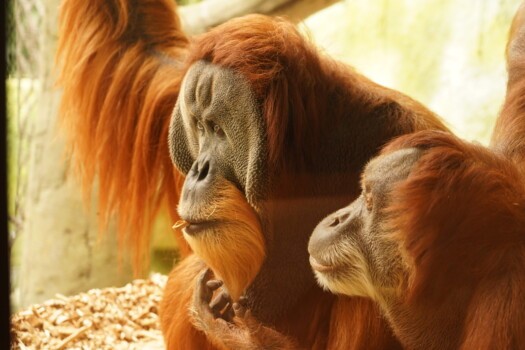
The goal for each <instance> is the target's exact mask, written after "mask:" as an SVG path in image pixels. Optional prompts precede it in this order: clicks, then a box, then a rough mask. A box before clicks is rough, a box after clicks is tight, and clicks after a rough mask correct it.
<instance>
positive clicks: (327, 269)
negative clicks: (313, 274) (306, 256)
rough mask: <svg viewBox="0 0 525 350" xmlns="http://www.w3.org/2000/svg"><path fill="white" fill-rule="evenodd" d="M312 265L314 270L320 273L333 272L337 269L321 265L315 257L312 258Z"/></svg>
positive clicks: (324, 264)
mask: <svg viewBox="0 0 525 350" xmlns="http://www.w3.org/2000/svg"><path fill="white" fill-rule="evenodd" d="M310 265H311V266H312V269H314V270H315V271H318V272H332V271H334V270H335V269H336V268H337V267H336V266H333V265H326V263H320V262H319V261H318V260H316V259H315V258H314V257H313V256H310Z"/></svg>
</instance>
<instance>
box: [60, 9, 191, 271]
mask: <svg viewBox="0 0 525 350" xmlns="http://www.w3.org/2000/svg"><path fill="white" fill-rule="evenodd" d="M59 32H60V36H59V44H58V54H57V61H58V64H59V66H60V77H59V86H60V87H61V88H62V89H63V96H62V101H61V124H62V128H63V130H64V131H65V134H66V136H67V142H68V145H69V147H68V148H69V150H68V151H69V153H70V155H71V160H72V167H73V168H74V169H75V170H76V171H77V172H78V174H79V175H80V178H81V180H82V187H83V189H84V192H85V194H86V195H87V196H86V197H89V194H90V191H91V188H92V187H93V185H94V184H95V181H96V180H98V182H97V185H98V193H99V200H98V202H99V207H98V210H99V222H100V226H101V228H102V229H103V228H105V227H106V225H107V223H108V220H109V219H110V218H111V217H112V216H113V215H117V217H118V233H119V238H120V239H119V242H120V243H121V244H122V243H124V242H127V243H129V244H130V245H131V246H132V247H133V248H134V251H135V259H134V262H135V267H136V268H138V267H139V266H140V265H141V263H142V262H143V259H144V258H145V257H147V254H146V253H147V252H148V246H149V233H150V231H151V226H152V222H153V220H154V219H155V216H156V213H157V211H158V209H159V207H160V206H161V204H164V202H167V203H168V205H169V209H170V213H171V214H172V216H173V217H174V219H176V218H177V215H176V211H175V208H176V204H177V202H178V197H179V190H180V187H181V184H182V181H181V179H180V174H178V173H177V171H176V170H175V169H174V168H173V165H172V163H171V160H170V157H169V152H168V144H167V138H168V126H169V121H170V117H171V111H172V109H173V105H174V103H175V101H176V99H177V95H178V92H179V85H180V80H181V72H180V69H179V67H177V65H178V63H177V62H180V61H181V60H182V59H183V57H184V55H185V52H186V49H185V48H186V46H187V42H188V41H187V39H186V37H185V36H184V34H183V33H182V30H181V25H180V21H179V19H178V17H177V15H176V12H175V3H174V2H173V1H169V0H160V1H153V0H147V1H141V2H138V3H135V2H131V1H117V0H114V1H106V0H96V1H74V0H67V1H64V3H63V4H62V8H61V12H60V28H59ZM179 242H180V243H181V250H182V251H183V252H187V251H188V249H187V246H186V245H185V244H184V243H182V242H183V240H182V239H180V240H179Z"/></svg>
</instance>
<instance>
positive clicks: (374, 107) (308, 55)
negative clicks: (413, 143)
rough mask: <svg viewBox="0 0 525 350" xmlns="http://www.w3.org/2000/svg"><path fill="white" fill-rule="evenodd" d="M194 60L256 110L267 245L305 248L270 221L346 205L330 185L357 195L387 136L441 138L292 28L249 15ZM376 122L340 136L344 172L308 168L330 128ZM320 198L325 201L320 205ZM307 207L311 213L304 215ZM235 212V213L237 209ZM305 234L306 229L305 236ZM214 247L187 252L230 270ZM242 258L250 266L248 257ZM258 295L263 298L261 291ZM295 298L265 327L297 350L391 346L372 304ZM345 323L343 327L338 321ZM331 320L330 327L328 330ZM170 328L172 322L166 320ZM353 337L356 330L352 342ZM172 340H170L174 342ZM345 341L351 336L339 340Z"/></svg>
mask: <svg viewBox="0 0 525 350" xmlns="http://www.w3.org/2000/svg"><path fill="white" fill-rule="evenodd" d="M198 60H205V61H208V62H210V63H213V64H217V65H219V66H221V67H225V68H230V69H232V70H234V71H235V72H236V73H239V74H241V75H242V76H243V77H244V78H245V79H247V80H248V82H249V83H250V86H251V87H252V89H253V92H254V93H255V97H256V99H257V102H258V103H259V104H260V106H261V113H262V116H263V118H264V120H265V122H266V129H267V134H266V137H267V139H266V141H267V143H268V157H269V159H268V169H269V173H270V174H269V179H268V180H269V183H270V188H271V189H270V193H267V194H265V195H266V197H267V198H269V200H268V202H266V203H263V204H264V205H263V206H264V207H265V209H266V211H265V212H264V214H265V215H266V216H263V217H261V218H260V220H261V221H262V224H263V225H264V228H265V230H266V231H267V232H264V234H265V237H270V238H271V239H272V240H274V241H275V242H284V241H286V239H288V238H287V237H288V236H289V237H293V236H299V235H303V237H304V239H303V242H306V241H307V235H309V234H310V233H311V230H305V229H304V228H301V229H299V230H297V228H296V227H295V226H294V223H295V222H296V221H298V220H300V219H299V218H298V217H294V218H293V220H289V222H286V223H283V222H281V221H278V220H284V219H285V218H283V216H284V215H283V214H282V212H284V211H286V212H292V213H294V215H300V214H303V215H309V214H304V213H306V212H307V211H306V210H310V212H308V213H311V214H312V215H314V217H315V216H319V215H320V214H319V213H326V214H327V213H328V212H329V209H327V208H331V206H334V204H333V203H334V200H329V199H331V198H333V197H330V196H331V195H333V196H337V195H340V196H345V197H344V200H342V199H341V198H338V200H339V201H341V202H342V203H343V202H348V201H350V200H351V199H352V196H353V194H354V193H351V191H347V193H345V194H341V193H340V192H341V191H340V189H339V188H337V189H336V188H335V187H334V183H349V184H353V185H349V186H355V187H356V191H357V181H356V179H357V178H358V176H357V174H358V173H359V171H360V169H361V165H362V164H364V163H365V162H366V161H367V160H368V158H369V157H370V155H371V154H373V153H374V152H375V151H376V150H378V148H379V147H380V146H381V145H383V143H384V142H386V141H387V140H390V138H391V137H393V136H394V135H399V134H403V133H408V132H412V131H415V130H421V129H427V128H432V129H439V130H446V127H445V126H444V125H443V124H442V122H441V121H440V120H439V119H438V118H437V117H436V116H435V115H434V114H433V113H432V112H431V111H429V110H428V109H426V108H425V107H424V106H422V105H421V104H419V103H418V102H416V101H414V100H412V99H410V98H409V97H407V96H404V95H403V94H401V93H399V92H396V91H392V90H389V89H386V88H384V87H381V86H379V85H378V84H375V83H373V82H371V81H370V80H368V79H367V78H365V77H363V76H361V75H359V74H358V73H356V72H355V71H354V70H353V69H352V68H351V67H348V66H346V65H344V64H342V63H340V62H337V61H334V60H332V59H331V58H329V57H326V56H324V55H322V54H320V53H319V52H318V51H317V49H316V48H315V47H314V45H312V44H311V43H310V42H308V41H307V40H305V39H304V38H303V37H302V36H301V35H300V34H299V32H298V31H297V29H296V28H295V27H294V26H293V25H292V24H290V23H288V22H286V21H284V20H282V19H269V18H267V17H264V16H260V15H251V16H246V17H243V18H239V19H233V20H230V21H228V22H227V23H224V24H222V25H221V26H218V27H217V28H215V29H212V30H211V31H210V32H208V33H205V34H203V35H202V36H200V37H197V38H195V40H194V41H193V42H192V45H190V47H189V49H188V56H187V59H186V63H185V69H188V68H189V67H190V66H191V65H192V64H193V63H195V62H196V61H198ZM299 62H300V64H299ZM377 115H381V116H384V117H385V118H386V119H388V121H386V120H385V122H384V123H383V124H381V125H375V123H374V125H370V127H369V128H366V129H367V131H368V133H367V134H366V135H363V133H362V129H360V128H355V129H356V131H354V132H353V130H349V132H348V135H346V134H345V139H346V140H348V142H351V143H352V144H355V150H354V151H355V152H352V153H351V154H348V155H347V156H348V159H346V158H345V159H342V160H341V161H340V163H342V164H344V167H346V168H345V169H344V170H338V171H339V172H337V173H334V174H330V175H327V174H326V172H327V170H326V169H318V168H316V167H319V164H324V162H326V159H325V158H326V155H325V154H322V153H321V152H319V149H320V148H322V147H326V146H325V145H324V143H325V141H326V135H329V134H331V133H333V128H334V125H337V123H338V122H340V121H341V120H342V119H343V118H348V119H345V122H349V121H351V122H354V123H355V125H359V126H361V124H362V123H367V122H368V120H367V117H368V116H377ZM390 118H391V119H390ZM376 128H377V129H376ZM305 168H306V169H307V170H304V169H305ZM312 169H313V170H312ZM274 174H279V175H278V176H274ZM331 179H333V180H331ZM345 180H348V181H345ZM331 191H333V192H331ZM322 198H326V199H327V200H326V203H324V202H323V200H322ZM244 200H245V199H244ZM309 200H311V203H312V204H311V205H310V206H308V203H309V202H308V201H309ZM272 201H273V202H272ZM285 202H286V203H291V205H286V206H284V205H283V204H282V203H285ZM276 203H278V204H280V205H282V207H283V209H285V210H279V209H275V210H273V207H272V205H275V204H276ZM235 205H236V206H241V207H242V206H243V205H241V204H240V203H235ZM276 208H281V207H279V206H277V207H276ZM299 208H301V210H298V209H299ZM305 208H307V209H305ZM299 213H300V214H299ZM272 215H273V216H272ZM279 216H281V217H279ZM276 218H277V219H276ZM313 228H314V225H312V227H311V229H312V230H313ZM231 232H232V233H234V232H235V231H234V230H232V231H231ZM272 243H273V242H272ZM250 244H253V243H250ZM276 244H279V243H276ZM221 245H222V247H218V246H217V247H214V249H213V250H210V249H209V247H210V246H207V247H204V246H201V245H200V244H197V245H193V249H195V250H196V251H197V250H199V255H201V256H202V257H203V259H205V260H206V261H207V263H208V264H210V266H211V265H212V264H217V263H219V262H221V263H222V262H223V260H230V259H231V261H233V260H234V259H233V257H232V255H231V252H230V251H229V247H228V246H227V244H224V242H221ZM293 249H296V250H297V251H290V254H291V255H293V254H295V255H300V254H301V253H299V252H298V251H299V250H300V249H304V253H305V254H304V255H305V258H306V247H305V246H304V247H300V246H299V245H296V246H294V248H292V249H291V250H293ZM235 250H236V251H238V252H236V254H239V253H242V249H240V250H239V249H235ZM210 255H214V256H216V257H213V258H211V259H210V258H208V259H207V258H206V256H210ZM249 258H250V259H253V260H255V259H254V257H252V256H250V257H249ZM235 259H237V258H235ZM304 264H305V269H307V268H309V266H308V261H307V259H304ZM219 269H222V270H230V269H232V270H233V273H232V274H231V277H225V276H226V275H225V276H222V274H224V272H221V271H219ZM237 269H238V266H236V265H231V263H230V262H228V263H226V264H224V266H220V267H219V266H217V267H215V268H214V270H216V273H217V274H218V275H221V277H223V278H231V282H230V281H225V282H226V285H227V286H228V288H231V287H230V285H234V284H235V283H237V285H238V286H239V287H238V290H242V289H244V287H245V286H246V285H245V283H246V282H245V281H239V280H238V279H237V278H238V276H236V275H237V274H238V270H237ZM178 271H179V273H181V274H183V273H186V272H185V271H183V270H178ZM177 278H179V277H178V275H177V273H176V272H174V273H172V274H171V275H170V279H177ZM260 292H261V293H264V290H261V291H260ZM301 293H304V294H302V295H301V296H297V302H296V306H293V307H292V308H291V309H287V310H284V311H283V314H282V315H279V319H278V320H275V323H274V324H271V326H273V327H275V329H276V330H277V331H279V332H282V333H284V334H285V335H286V336H289V337H290V338H292V339H295V340H297V341H298V342H299V343H300V346H301V347H302V348H312V349H325V348H326V347H327V344H329V343H330V344H332V343H333V344H334V345H333V346H334V348H335V349H337V348H338V349H352V348H355V349H364V348H367V347H368V346H371V347H375V348H377V349H383V348H391V347H395V346H397V345H398V344H397V342H396V340H395V338H394V337H393V336H392V334H391V332H390V330H388V327H387V326H386V325H385V321H384V319H383V318H382V317H381V316H380V315H378V312H377V308H376V307H374V306H373V304H372V303H371V302H369V301H363V300H357V301H356V302H355V303H353V302H352V301H348V303H338V304H337V305H338V306H339V307H340V308H347V310H350V311H348V312H346V313H345V312H344V310H340V309H337V312H335V311H334V310H335V309H334V308H333V305H334V302H335V300H336V299H337V298H336V297H333V296H326V293H324V292H322V291H321V290H320V289H319V288H318V287H316V286H314V285H312V286H311V287H309V288H308V289H306V290H302V291H301ZM266 295H270V294H269V293H267V294H266ZM168 297H170V296H168V295H167V296H166V298H168ZM277 297H279V295H277ZM267 302H268V301H266V300H265V301H260V300H254V303H255V304H259V305H263V306H264V307H270V305H268V306H266V304H265V303H267ZM172 310H173V311H174V312H179V313H180V312H181V310H178V311H177V310H175V309H172ZM182 312H183V313H184V315H181V317H185V312H184V311H182ZM347 316H348V317H349V318H348V320H346V321H345V317H347ZM350 316H351V317H350ZM332 317H334V320H335V319H337V322H335V321H334V322H332ZM176 318H177V317H176V316H173V318H172V319H173V320H175V319H176ZM169 321H170V320H169V319H163V320H162V322H169ZM177 322H178V321H177ZM332 327H334V328H332ZM339 327H341V328H339ZM367 327H370V329H369V331H368V332H369V333H367V331H366V329H367ZM163 328H164V329H168V328H169V325H163ZM179 330H180V333H178V337H186V334H185V333H184V328H179ZM352 330H356V337H355V338H353V335H354V333H353V331H352ZM174 332H175V331H172V332H171V333H170V334H169V336H170V337H172V338H176V337H177V335H175V333H174ZM345 332H349V334H350V335H349V336H348V337H344V338H343V336H342V335H343V334H345ZM368 335H370V337H368ZM208 336H209V337H210V338H212V337H213V335H208ZM215 336H216V337H217V338H218V339H220V338H222V337H227V335H222V334H217V335H215ZM333 337H340V338H341V339H339V338H338V339H334V338H333ZM342 339H344V340H342ZM215 343H216V342H215ZM244 345H245V342H240V343H238V344H237V347H238V348H240V347H242V346H244ZM173 348H178V347H176V346H174V347H173ZM329 348H330V347H329Z"/></svg>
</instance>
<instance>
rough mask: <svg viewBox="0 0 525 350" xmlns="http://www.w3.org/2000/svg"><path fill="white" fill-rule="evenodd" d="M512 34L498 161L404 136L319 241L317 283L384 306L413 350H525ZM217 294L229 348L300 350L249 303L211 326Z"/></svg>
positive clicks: (202, 300) (517, 86) (519, 42)
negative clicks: (240, 344)
mask: <svg viewBox="0 0 525 350" xmlns="http://www.w3.org/2000/svg"><path fill="white" fill-rule="evenodd" d="M524 11H525V6H522V8H521V12H520V14H523V12H524ZM516 18H521V16H520V15H518V16H517V17H516ZM516 25H517V24H516V23H515V26H516ZM512 33H513V35H512V36H511V42H510V46H509V48H510V49H509V51H508V70H509V83H508V87H507V97H506V101H505V104H504V107H503V109H502V112H501V115H500V118H499V121H498V123H497V126H496V129H495V132H494V137H493V140H492V144H491V149H487V148H485V147H482V146H480V145H474V144H470V143H467V142H464V141H462V140H460V139H458V138H457V137H454V136H453V135H451V134H447V133H443V132H440V131H421V132H418V133H416V134H414V135H406V136H402V137H400V138H398V139H397V140H395V141H393V142H392V143H390V144H389V145H388V146H387V147H386V148H385V149H384V150H383V151H382V152H381V155H380V156H379V157H377V158H374V159H373V160H372V161H370V162H369V163H368V164H367V166H366V167H365V170H364V172H363V175H362V177H361V188H362V191H361V195H360V196H359V197H358V198H357V199H356V200H355V201H354V202H353V203H351V204H350V205H349V206H347V207H345V208H343V209H340V210H338V211H336V212H335V213H333V214H331V215H329V216H327V217H326V218H325V219H324V220H323V221H321V223H320V224H319V225H318V226H317V227H316V229H315V230H314V232H313V235H312V237H311V238H310V242H309V247H308V250H309V252H310V263H311V265H312V268H313V269H314V271H315V274H316V277H317V280H318V282H319V283H320V284H321V285H322V286H323V287H325V288H326V289H328V290H330V291H332V292H334V293H339V294H344V295H348V296H358V297H365V298H369V299H370V300H373V301H374V302H375V303H377V305H379V306H380V308H381V309H382V311H383V313H384V315H385V316H386V318H387V320H388V321H389V324H390V325H391V327H392V329H393V330H394V333H395V335H396V336H397V338H398V339H399V341H400V342H401V344H402V346H403V347H404V348H406V349H525V317H524V310H525V277H524V276H525V274H524V272H525V181H524V175H525V172H524V171H523V170H525V164H524V157H525V147H523V145H524V144H525V143H524V142H525V132H523V130H525V26H524V25H522V24H520V26H519V28H517V29H516V30H514V31H513V32H512ZM517 131H519V132H517ZM218 286H219V284H218V283H217V282H216V281H210V282H208V284H207V287H208V289H206V288H202V291H203V292H201V294H200V295H199V296H198V298H199V300H198V304H199V305H201V306H200V307H199V309H198V311H199V313H200V319H201V320H206V323H208V324H213V325H214V327H215V328H218V329H221V333H222V336H223V339H226V340H225V342H226V343H227V344H228V345H235V344H237V343H238V339H248V338H249V339H250V343H247V344H248V345H247V346H245V347H244V348H247V349H249V348H253V349H256V348H265V347H264V346H271V345H275V347H274V348H279V349H298V348H301V346H300V345H298V344H297V343H296V342H295V341H294V340H293V339H290V338H289V337H286V336H284V335H282V334H278V333H277V332H276V331H275V330H274V329H270V328H268V327H265V326H262V325H261V324H260V323H259V322H258V321H257V320H256V319H255V318H254V317H253V316H252V315H250V314H247V312H246V303H245V302H244V301H242V302H240V303H237V304H234V310H235V314H236V316H237V317H236V318H235V322H236V324H235V325H234V324H226V323H225V322H224V321H222V320H220V319H218V320H215V323H213V322H212V321H211V319H213V318H215V317H216V315H213V314H212V313H211V312H210V310H208V309H207V308H206V307H205V306H206V305H208V303H209V302H210V300H211V295H209V294H206V291H210V290H215V289H216V288H217V287H218ZM223 299H224V298H223ZM221 302H222V303H224V301H221ZM215 309H216V307H215V304H212V308H211V310H213V311H216V310H215ZM219 315H220V313H219ZM348 332H350V333H351V332H352V328H351V326H350V325H348ZM265 339H267V340H266V341H265Z"/></svg>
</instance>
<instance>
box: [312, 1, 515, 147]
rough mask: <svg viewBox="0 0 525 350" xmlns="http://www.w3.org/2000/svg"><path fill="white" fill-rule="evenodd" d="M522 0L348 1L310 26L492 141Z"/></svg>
mask: <svg viewBox="0 0 525 350" xmlns="http://www.w3.org/2000/svg"><path fill="white" fill-rule="evenodd" d="M520 2H521V1H520V0H501V1H493V0H424V1H420V0H377V1H368V0H347V1H346V2H341V3H338V4H336V5H334V6H332V7H330V8H327V9H326V10H324V11H321V12H319V13H318V14H316V15H314V16H312V17H311V18H309V19H307V20H306V21H305V23H304V25H303V29H304V30H305V31H306V32H308V33H309V34H310V36H311V37H312V39H313V40H314V41H315V42H316V43H317V44H318V45H320V46H321V47H322V48H323V49H324V50H325V51H326V52H327V53H328V54H330V55H331V56H334V57H336V58H338V59H341V60H343V61H345V62H347V63H348V64H350V65H352V66H354V67H356V68H357V70H358V71H360V72H362V73H364V74H365V75H366V76H368V77H370V78H371V79H372V80H375V81H376V82H378V83H380V84H382V85H385V86H388V87H392V88H394V89H397V90H400V91H403V92H405V93H407V94H408V95H410V96H412V97H414V98H415V99H417V100H419V101H421V102H423V103H424V104H425V105H427V106H428V107H430V108H431V109H433V110H434V111H435V112H437V113H438V114H440V115H441V116H442V117H443V118H444V119H445V120H446V121H447V123H448V125H449V126H450V127H451V129H452V130H453V131H454V132H455V133H456V134H457V135H459V136H461V137H464V138H466V139H468V140H477V141H480V142H482V143H484V144H487V143H488V141H489V138H490V134H491V132H492V128H493V124H494V120H495V118H496V116H497V113H498V110H499V108H500V105H501V103H502V101H503V97H504V92H505V84H506V72H505V62H504V49H505V44H506V39H507V33H508V29H509V26H510V23H511V20H512V18H513V15H514V13H515V11H516V9H517V7H518V5H519V4H520Z"/></svg>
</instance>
